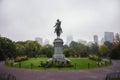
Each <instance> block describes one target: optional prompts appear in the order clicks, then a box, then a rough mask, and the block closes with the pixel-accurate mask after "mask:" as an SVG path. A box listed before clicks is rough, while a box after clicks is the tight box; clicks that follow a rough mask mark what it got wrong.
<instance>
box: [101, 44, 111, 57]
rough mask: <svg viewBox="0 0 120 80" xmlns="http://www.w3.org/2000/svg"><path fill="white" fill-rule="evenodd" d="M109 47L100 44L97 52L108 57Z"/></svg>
mask: <svg viewBox="0 0 120 80" xmlns="http://www.w3.org/2000/svg"><path fill="white" fill-rule="evenodd" d="M108 52H109V48H108V46H106V45H101V46H100V47H99V53H100V55H101V56H103V57H108Z"/></svg>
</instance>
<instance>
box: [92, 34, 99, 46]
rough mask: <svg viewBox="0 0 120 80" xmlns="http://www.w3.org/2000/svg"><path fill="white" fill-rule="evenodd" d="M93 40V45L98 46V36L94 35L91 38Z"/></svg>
mask: <svg viewBox="0 0 120 80" xmlns="http://www.w3.org/2000/svg"><path fill="white" fill-rule="evenodd" d="M93 39H94V43H96V44H98V36H97V35H94V36H93Z"/></svg>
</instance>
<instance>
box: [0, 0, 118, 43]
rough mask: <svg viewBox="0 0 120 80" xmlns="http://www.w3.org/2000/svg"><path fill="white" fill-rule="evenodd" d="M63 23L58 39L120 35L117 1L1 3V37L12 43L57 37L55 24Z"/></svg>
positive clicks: (2, 0) (12, 0)
mask: <svg viewBox="0 0 120 80" xmlns="http://www.w3.org/2000/svg"><path fill="white" fill-rule="evenodd" d="M58 18H59V19H60V20H61V21H62V24H61V27H62V29H63V33H62V35H61V38H63V39H64V41H66V36H68V35H72V36H73V38H74V40H76V41H77V40H78V39H81V40H86V41H93V35H98V37H99V40H100V39H101V38H102V37H103V35H104V32H105V31H109V32H115V33H120V0H0V35H1V36H5V37H8V38H10V39H12V40H14V41H21V40H22V41H25V40H34V39H35V37H42V38H43V39H49V40H50V42H51V43H52V41H53V40H54V39H55V38H56V34H54V27H53V26H54V25H55V23H56V20H57V19H58Z"/></svg>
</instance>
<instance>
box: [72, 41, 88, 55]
mask: <svg viewBox="0 0 120 80" xmlns="http://www.w3.org/2000/svg"><path fill="white" fill-rule="evenodd" d="M70 48H71V49H72V50H73V51H74V54H75V55H78V56H81V57H87V56H88V51H89V47H88V46H85V45H84V44H82V43H78V42H75V41H72V42H71V44H70Z"/></svg>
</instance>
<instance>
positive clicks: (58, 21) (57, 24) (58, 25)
mask: <svg viewBox="0 0 120 80" xmlns="http://www.w3.org/2000/svg"><path fill="white" fill-rule="evenodd" d="M60 26H61V21H60V20H59V19H57V22H56V24H55V26H54V27H56V28H55V32H56V34H57V36H58V37H60V33H61V32H62V29H61V27H60Z"/></svg>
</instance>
